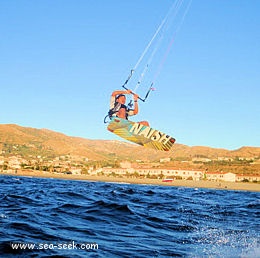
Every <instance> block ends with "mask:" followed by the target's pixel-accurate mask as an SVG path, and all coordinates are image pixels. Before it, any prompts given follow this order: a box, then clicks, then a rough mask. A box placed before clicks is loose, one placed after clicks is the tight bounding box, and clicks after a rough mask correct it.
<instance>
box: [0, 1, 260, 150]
mask: <svg viewBox="0 0 260 258" xmlns="http://www.w3.org/2000/svg"><path fill="white" fill-rule="evenodd" d="M188 2H189V1H188V0H185V1H184V4H187V3H188ZM173 3H174V0H164V1H161V0H131V1H120V0H110V1H105V0H75V1H72V0H54V1H53V0H44V1H43V0H42V1H29V0H19V1H18V0H12V1H9V0H2V1H0V34H1V40H0V85H1V87H0V89H1V101H0V123H2V124H9V123H13V124H18V125H21V126H28V127H34V128H48V129H50V130H54V131H58V132H62V133H65V134H67V135H70V136H80V137H84V138H90V139H119V138H118V137H117V136H114V135H113V134H111V133H110V132H108V131H107V130H106V125H104V124H103V118H104V116H105V115H106V113H107V109H108V107H109V98H110V94H111V92H112V91H113V90H115V89H121V85H122V84H123V83H124V81H125V80H126V78H127V76H128V75H129V72H130V70H131V69H132V68H133V67H134V65H135V64H136V62H137V60H138V59H139V57H140V55H141V54H142V53H143V51H144V49H145V47H146V46H147V44H148V42H149V41H150V40H151V38H152V36H153V35H154V33H155V31H156V29H157V28H158V26H159V24H160V23H161V21H162V20H163V18H164V17H165V15H166V13H167V12H168V11H169V9H170V7H171V6H172V4H173ZM259 12H260V1H258V0H251V1H247V0H229V1H226V0H211V1H208V0H193V1H192V4H191V6H190V8H189V11H188V13H187V15H186V16H185V19H184V21H183V23H182V26H181V27H180V29H179V30H178V33H177V34H176V35H175V37H174V42H173V45H172V48H171V51H170V53H169V55H168V56H167V59H166V61H165V62H164V65H163V67H162V69H161V72H160V73H159V75H158V77H157V78H156V81H155V85H154V87H155V88H156V91H154V92H152V93H151V95H150V97H149V99H148V100H147V102H145V103H142V102H141V103H140V105H139V106H140V113H139V114H138V115H137V116H136V117H134V118H133V119H132V120H134V121H138V120H148V121H149V122H150V125H151V127H153V128H155V129H159V130H161V131H163V132H165V133H168V134H170V135H171V136H173V137H175V138H176V140H177V143H181V144H186V145H189V146H210V147H216V148H225V149H237V148H240V147H242V146H260V133H259V132H260V116H259V114H260V107H259V99H260V89H259V88H260V16H259ZM175 22H176V24H177V21H173V22H172V23H171V25H172V27H169V30H168V31H165V33H164V37H163V40H162V44H161V45H160V48H159V50H158V52H157V55H158V56H157V57H155V58H154V59H153V61H152V63H151V69H149V70H148V71H149V72H147V75H146V77H145V79H144V81H143V83H142V84H141V85H140V87H139V89H138V93H139V94H141V95H142V94H144V92H145V91H146V90H147V88H148V87H149V85H150V83H151V81H152V80H153V78H154V75H155V74H156V71H158V64H159V63H160V60H161V59H162V57H163V53H164V52H165V50H166V47H167V44H168V43H169V41H170V40H171V37H172V33H173V29H172V30H171V28H174V26H175ZM144 62H145V58H144ZM142 65H143V66H144V65H145V63H144V64H140V67H138V69H139V71H137V70H138V69H137V70H136V74H138V72H140V71H142V70H143V67H142ZM156 67H157V68H156ZM156 69H157V70H156ZM134 80H135V78H133V81H131V83H134V84H133V85H135V81H134ZM129 86H131V87H132V85H131V84H129Z"/></svg>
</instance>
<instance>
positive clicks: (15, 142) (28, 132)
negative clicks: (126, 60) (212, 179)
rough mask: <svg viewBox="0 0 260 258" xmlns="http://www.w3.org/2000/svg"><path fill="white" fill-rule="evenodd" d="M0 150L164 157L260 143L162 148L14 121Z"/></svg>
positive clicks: (2, 129)
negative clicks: (31, 126) (73, 135)
mask: <svg viewBox="0 0 260 258" xmlns="http://www.w3.org/2000/svg"><path fill="white" fill-rule="evenodd" d="M0 152H2V155H21V156H24V157H25V156H30V155H31V156H38V155H40V156H46V157H55V156H60V155H77V156H82V157H86V158H88V159H90V160H111V159H115V158H116V159H118V160H125V159H128V160H138V159H139V160H140V159H141V160H143V161H150V162H152V161H156V160H159V159H161V158H168V157H169V158H172V159H178V158H179V159H183V160H185V159H191V158H195V157H197V158H218V157H226V158H234V157H243V158H252V157H259V156H260V148H259V147H241V148H239V149H237V150H232V151H230V150H226V149H217V148H210V147H204V146H193V147H189V146H187V145H182V144H175V145H174V147H173V148H172V150H171V151H169V152H161V151H155V150H152V149H147V148H143V147H141V146H137V145H134V144H130V143H127V142H124V141H119V140H118V141H117V140H116V141H115V140H90V139H85V138H80V137H71V136H67V135H65V134H62V133H59V132H54V131H51V130H48V129H35V128H30V127H22V126H19V125H15V124H1V125H0Z"/></svg>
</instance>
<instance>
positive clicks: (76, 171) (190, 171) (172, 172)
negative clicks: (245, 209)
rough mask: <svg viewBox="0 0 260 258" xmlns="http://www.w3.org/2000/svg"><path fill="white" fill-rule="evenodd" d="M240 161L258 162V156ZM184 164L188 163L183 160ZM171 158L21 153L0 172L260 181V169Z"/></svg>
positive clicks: (0, 163)
mask: <svg viewBox="0 0 260 258" xmlns="http://www.w3.org/2000/svg"><path fill="white" fill-rule="evenodd" d="M238 160H240V161H241V162H242V161H248V162H251V163H254V164H259V158H251V159H244V158H238ZM211 161H212V160H210V159H206V158H204V159H202V158H194V159H192V161H190V162H191V163H193V164H198V163H202V162H203V163H207V162H211ZM218 161H219V162H224V161H225V162H232V161H233V159H230V158H229V159H227V158H224V157H223V158H218ZM184 163H185V162H184ZM170 164H171V163H170V158H164V159H160V160H159V161H158V162H153V163H145V162H143V161H141V160H136V161H135V162H130V161H113V162H107V161H104V162H102V161H91V160H88V158H85V157H81V156H70V155H64V156H58V157H55V158H48V159H47V158H45V157H41V156H36V157H30V158H23V157H21V156H9V157H6V156H4V155H3V156H0V172H1V173H2V174H16V173H17V172H19V171H33V172H37V171H39V172H46V173H52V174H67V175H68V174H72V175H84V174H85V175H95V176H99V175H100V176H108V177H118V178H150V179H161V180H162V181H172V180H194V181H200V180H208V181H216V182H221V181H223V182H253V183H259V182H260V174H259V172H255V173H248V172H247V173H234V172H230V171H224V170H221V171H212V170H211V171H209V170H208V169H205V168H200V167H196V166H194V167H192V168H191V167H189V166H188V167H187V166H186V168H185V166H182V167H176V166H175V167H173V166H171V165H170Z"/></svg>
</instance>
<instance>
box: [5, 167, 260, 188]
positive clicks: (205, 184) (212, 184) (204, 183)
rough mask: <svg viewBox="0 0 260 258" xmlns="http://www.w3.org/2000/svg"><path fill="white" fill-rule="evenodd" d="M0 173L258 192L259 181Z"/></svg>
mask: <svg viewBox="0 0 260 258" xmlns="http://www.w3.org/2000/svg"><path fill="white" fill-rule="evenodd" d="M0 174H1V175H12V176H26V177H41V178H56V179H65V180H87V181H97V182H113V183H126V184H144V185H161V186H173V187H189V188H213V189H225V190H242V191H252V192H260V184H259V183H247V182H224V181H221V182H216V181H208V180H199V181H194V180H173V181H170V182H163V180H162V179H150V178H128V177H113V176H99V175H84V174H81V175H73V174H63V173H50V172H44V171H37V172H36V171H24V170H20V171H17V172H16V173H2V172H0Z"/></svg>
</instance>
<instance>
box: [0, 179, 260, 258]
mask: <svg viewBox="0 0 260 258" xmlns="http://www.w3.org/2000/svg"><path fill="white" fill-rule="evenodd" d="M0 228H1V230H0V257H145V258H147V257H260V232H259V230H260V193H259V192H250V191H233V190H214V189H202V188H201V189H199V188H185V187H172V186H156V185H135V184H127V183H112V182H111V183H109V182H90V181H77V180H62V179H52V178H35V177H18V176H5V175H3V176H0Z"/></svg>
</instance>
